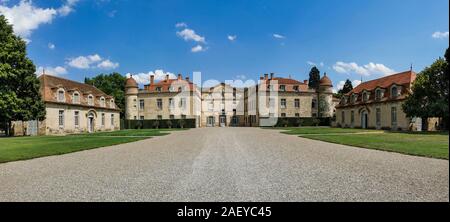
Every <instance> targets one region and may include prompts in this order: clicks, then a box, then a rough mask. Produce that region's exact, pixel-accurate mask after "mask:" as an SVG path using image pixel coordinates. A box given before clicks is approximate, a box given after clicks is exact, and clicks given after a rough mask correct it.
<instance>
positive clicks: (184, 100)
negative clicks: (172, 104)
mask: <svg viewBox="0 0 450 222" xmlns="http://www.w3.org/2000/svg"><path fill="white" fill-rule="evenodd" d="M180 107H181V108H183V109H186V98H181V99H180Z"/></svg>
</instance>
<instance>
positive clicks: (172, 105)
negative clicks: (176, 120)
mask: <svg viewBox="0 0 450 222" xmlns="http://www.w3.org/2000/svg"><path fill="white" fill-rule="evenodd" d="M173 108H175V102H174V101H173V98H169V109H173Z"/></svg>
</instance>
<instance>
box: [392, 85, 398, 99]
mask: <svg viewBox="0 0 450 222" xmlns="http://www.w3.org/2000/svg"><path fill="white" fill-rule="evenodd" d="M397 96H398V88H397V86H393V87H392V88H391V97H393V98H395V97H397Z"/></svg>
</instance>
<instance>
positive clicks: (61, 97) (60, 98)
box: [57, 89, 66, 102]
mask: <svg viewBox="0 0 450 222" xmlns="http://www.w3.org/2000/svg"><path fill="white" fill-rule="evenodd" d="M57 100H58V102H65V101H66V97H65V95H64V89H58V96H57Z"/></svg>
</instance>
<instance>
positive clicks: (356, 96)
mask: <svg viewBox="0 0 450 222" xmlns="http://www.w3.org/2000/svg"><path fill="white" fill-rule="evenodd" d="M357 99H358V95H356V94H353V95H352V103H356V100H357Z"/></svg>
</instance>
